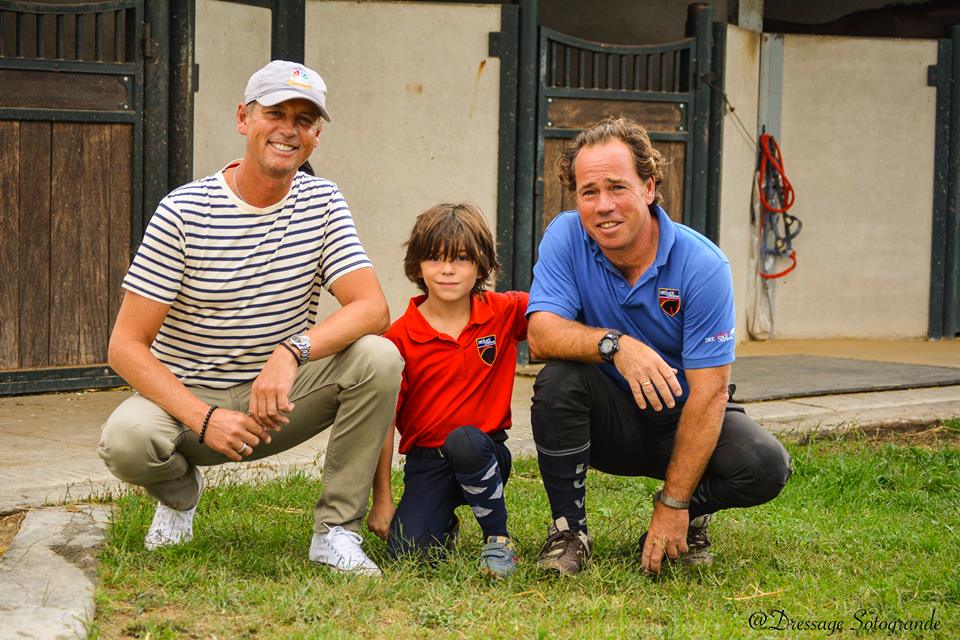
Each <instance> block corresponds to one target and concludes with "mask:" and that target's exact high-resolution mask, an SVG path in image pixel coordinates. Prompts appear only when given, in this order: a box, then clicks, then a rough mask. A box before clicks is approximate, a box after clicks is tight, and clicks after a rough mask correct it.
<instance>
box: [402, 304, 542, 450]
mask: <svg viewBox="0 0 960 640" xmlns="http://www.w3.org/2000/svg"><path fill="white" fill-rule="evenodd" d="M528 298H529V294H527V293H524V292H522V291H508V292H506V293H496V292H494V291H488V292H486V293H485V294H483V295H481V296H478V295H472V296H471V305H470V321H469V322H468V323H467V326H466V327H464V329H463V331H462V332H461V333H460V336H459V337H458V338H456V339H454V338H451V337H450V336H448V335H447V334H445V333H438V332H437V330H436V329H434V328H433V327H431V326H430V323H428V322H427V321H426V319H425V318H424V317H423V315H421V314H420V309H418V308H417V307H419V306H420V304H422V303H423V301H424V300H426V299H427V297H426V296H417V297H415V298H411V299H410V304H409V306H408V307H407V310H406V312H404V314H403V315H402V316H400V318H398V319H397V321H396V322H394V323H393V325H392V326H391V327H390V329H389V330H388V331H387V333H386V337H387V338H389V339H390V340H392V341H393V343H394V344H395V345H397V349H399V350H400V355H402V356H403V359H404V361H405V362H406V365H405V366H404V368H403V381H402V382H401V384H400V398H399V399H398V400H397V420H396V424H397V430H398V431H399V432H400V453H407V452H408V451H410V449H411V448H412V447H414V446H420V447H439V446H440V445H442V444H443V441H444V440H445V439H446V437H447V435H449V433H450V432H451V431H453V430H454V429H456V428H457V427H461V426H464V425H471V426H474V427H476V428H478V429H480V430H481V431H483V432H484V433H489V432H491V431H495V430H497V429H509V428H510V424H511V421H510V399H511V397H512V395H513V376H514V374H515V373H516V365H517V342H519V341H520V340H526V339H527V318H526V311H527V299H528Z"/></svg>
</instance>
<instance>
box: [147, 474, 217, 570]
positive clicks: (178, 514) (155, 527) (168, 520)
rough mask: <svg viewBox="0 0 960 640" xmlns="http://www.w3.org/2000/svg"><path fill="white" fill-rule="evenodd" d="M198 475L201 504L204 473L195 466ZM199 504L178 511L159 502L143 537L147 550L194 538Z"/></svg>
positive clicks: (198, 494)
mask: <svg viewBox="0 0 960 640" xmlns="http://www.w3.org/2000/svg"><path fill="white" fill-rule="evenodd" d="M193 472H194V473H195V474H196V476H197V486H198V487H199V491H198V492H197V504H200V495H201V494H202V493H203V484H204V483H203V474H202V473H200V469H199V468H198V467H194V468H193ZM196 511H197V506H196V505H194V506H193V508H192V509H187V510H186V511H177V510H176V509H171V508H170V507H168V506H167V505H165V504H163V503H161V502H158V503H157V510H156V511H155V512H154V514H153V522H152V523H150V530H149V531H147V537H146V538H144V539H143V544H144V546H145V547H146V548H147V551H153V550H154V549H157V548H159V547H165V546H168V545H171V544H180V543H182V542H190V540H192V539H193V514H194V513H196Z"/></svg>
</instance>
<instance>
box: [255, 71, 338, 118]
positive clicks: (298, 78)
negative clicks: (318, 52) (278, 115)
mask: <svg viewBox="0 0 960 640" xmlns="http://www.w3.org/2000/svg"><path fill="white" fill-rule="evenodd" d="M296 98H303V99H304V100H309V101H310V102H312V103H313V104H315V105H317V108H319V109H320V115H321V116H322V117H323V119H324V120H326V121H327V122H330V113H329V112H327V85H326V84H325V83H324V82H323V78H321V77H320V74H319V73H317V72H316V71H314V70H313V69H308V68H307V67H305V66H303V65H302V64H300V63H297V62H288V61H286V60H273V61H271V62H270V63H269V64H267V66H265V67H263V68H262V69H260V70H259V71H257V72H256V73H254V74H253V75H252V76H250V80H249V81H248V82H247V89H246V91H245V92H244V99H243V102H244V104H250V103H251V102H253V101H257V102H259V103H260V104H262V105H263V106H265V107H272V106H273V105H275V104H280V103H281V102H284V101H286V100H294V99H296Z"/></svg>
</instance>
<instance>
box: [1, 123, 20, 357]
mask: <svg viewBox="0 0 960 640" xmlns="http://www.w3.org/2000/svg"><path fill="white" fill-rule="evenodd" d="M19 256H20V123H19V122H14V121H10V120H0V369H14V368H16V367H17V366H19V364H20V321H19V318H20V260H19Z"/></svg>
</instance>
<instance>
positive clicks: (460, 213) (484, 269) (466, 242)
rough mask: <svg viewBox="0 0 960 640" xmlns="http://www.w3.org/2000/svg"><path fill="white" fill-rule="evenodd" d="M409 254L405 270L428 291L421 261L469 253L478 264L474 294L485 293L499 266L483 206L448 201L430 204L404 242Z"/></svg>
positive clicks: (424, 290) (451, 258) (451, 257)
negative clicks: (484, 217)
mask: <svg viewBox="0 0 960 640" xmlns="http://www.w3.org/2000/svg"><path fill="white" fill-rule="evenodd" d="M404 246H405V247H406V248H407V255H406V257H404V259H403V270H404V272H405V273H406V274H407V278H408V279H409V280H410V282H413V283H414V284H416V285H417V287H418V288H419V289H420V291H422V292H424V293H428V291H427V285H426V283H425V282H424V281H423V278H422V277H421V276H420V263H421V262H424V261H426V260H436V259H441V260H453V259H455V258H456V257H457V255H459V254H460V253H465V254H467V257H469V258H470V260H472V261H473V262H474V263H475V264H476V265H477V282H476V284H475V285H474V286H473V291H472V293H477V294H479V293H483V291H484V289H486V286H487V283H488V281H489V279H490V276H491V275H493V273H494V272H495V271H496V270H497V269H499V268H500V263H499V262H497V249H496V244H495V243H494V241H493V235H492V234H491V233H490V228H489V227H488V226H487V223H486V221H485V220H484V219H483V214H482V213H481V212H480V209H478V208H477V207H475V206H474V205H472V204H466V203H455V204H452V203H447V202H444V203H442V204H438V205H435V206H433V207H430V208H429V209H427V210H426V211H424V212H423V213H421V214H420V215H419V216H417V221H416V222H415V223H414V225H413V230H412V231H411V232H410V239H409V240H407V242H406V243H405V244H404Z"/></svg>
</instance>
